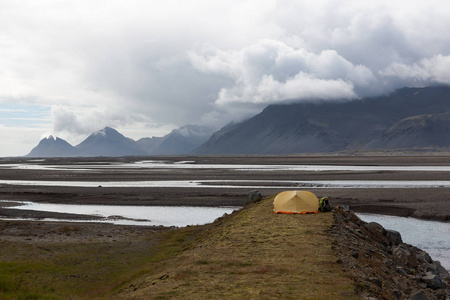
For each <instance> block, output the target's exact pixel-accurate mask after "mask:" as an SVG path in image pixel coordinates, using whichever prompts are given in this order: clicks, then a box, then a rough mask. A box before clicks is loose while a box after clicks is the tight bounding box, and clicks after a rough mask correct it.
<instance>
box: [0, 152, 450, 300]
mask: <svg viewBox="0 0 450 300" xmlns="http://www.w3.org/2000/svg"><path fill="white" fill-rule="evenodd" d="M142 161H157V162H156V163H155V164H158V167H155V166H154V165H152V163H147V164H142V163H141V162H142ZM161 161H163V164H162V165H160V163H161ZM164 165H166V166H164ZM176 165H183V167H176ZM189 165H191V167H189ZM205 165H210V167H204V166H205ZM217 165H227V166H230V165H241V166H242V165H244V166H248V165H250V166H252V165H253V166H256V165H265V166H266V165H269V166H275V165H294V166H299V165H320V166H325V165H326V166H424V167H426V166H436V167H440V166H444V167H448V166H450V156H432V157H379V156H377V157H341V156H331V157H323V156H299V157H297V156H287V157H225V158H223V157H200V158H199V157H164V158H117V159H109V158H96V159H89V158H79V159H70V160H66V159H48V160H26V159H23V160H22V159H2V160H0V180H1V181H2V182H5V181H8V180H21V181H24V180H25V181H26V180H30V181H31V180H41V181H77V182H78V181H84V182H99V181H101V182H131V181H134V182H136V181H177V180H183V181H196V180H214V181H215V182H217V183H218V185H220V184H221V182H222V183H223V182H225V181H227V180H236V181H238V180H239V181H245V182H247V183H248V182H249V181H256V180H259V181H263V182H266V183H264V184H262V185H261V186H259V187H258V190H260V192H261V193H262V194H263V196H269V195H274V194H276V193H278V192H280V191H282V190H285V188H284V187H281V186H280V187H277V186H275V187H273V184H270V186H272V187H271V188H268V187H267V186H268V185H269V184H267V182H269V181H318V180H322V181H323V180H379V181H381V180H383V181H411V182H413V181H450V172H448V171H433V170H428V171H420V170H415V171H395V170H370V171H361V170H360V171H355V170H346V169H345V168H343V169H339V168H338V170H328V171H317V170H314V169H311V170H298V169H276V170H274V169H269V170H264V169H257V168H256V169H255V168H248V169H247V170H245V168H244V169H243V168H237V167H236V168H233V167H226V168H218V167H217ZM193 166H197V167H193ZM198 166H202V167H201V168H200V167H198ZM247 183H245V184H247ZM240 184H241V185H244V183H240ZM223 185H224V187H220V186H219V187H217V186H216V187H213V188H205V187H176V186H175V187H173V186H172V187H107V186H106V185H105V186H94V187H74V186H39V185H14V184H6V183H3V184H0V200H10V201H32V202H42V203H61V204H103V205H137V206H155V205H167V206H186V205H187V206H189V205H191V206H242V205H244V204H245V203H247V202H248V194H249V192H250V191H251V190H253V189H254V188H246V187H244V188H243V187H242V186H241V187H237V186H235V187H229V186H227V187H225V184H223ZM292 188H293V189H296V187H295V186H292ZM301 189H308V190H311V191H312V192H314V193H316V194H317V195H318V196H323V195H327V196H329V197H330V199H331V201H332V204H333V205H340V204H345V205H349V206H350V208H351V209H353V210H355V211H357V212H375V213H381V214H393V215H399V216H415V217H419V218H424V219H434V220H447V221H448V220H450V218H449V215H450V198H449V197H450V193H449V189H448V188H445V187H433V188H334V187H322V188H317V187H311V188H309V187H308V188H303V187H302V188H301ZM0 203H2V204H1V205H2V207H0V218H8V219H11V220H8V221H0V242H1V243H2V254H1V260H2V261H3V262H5V263H7V264H9V265H10V266H14V267H15V268H16V269H14V270H12V269H11V270H12V271H11V272H9V271H8V270H9V269H8V268H3V269H2V270H3V272H5V274H3V275H5V277H3V278H6V279H7V280H6V281H5V282H1V284H2V288H3V290H2V291H0V292H3V291H6V292H5V295H16V296H17V295H21V296H24V297H28V296H29V297H32V296H34V294H30V293H31V292H32V291H34V290H33V289H34V288H35V283H36V282H37V280H38V281H39V282H46V284H47V285H48V286H51V290H50V289H49V287H45V286H43V287H38V289H37V291H38V292H37V293H38V294H42V295H54V294H55V293H58V294H60V295H74V294H76V293H79V292H80V291H82V294H80V296H79V297H81V298H86V299H87V298H92V297H96V296H98V295H104V294H105V293H108V291H111V290H114V289H115V288H117V287H118V286H121V284H123V283H126V282H129V280H130V278H132V277H133V276H135V275H134V274H136V272H138V273H139V272H144V273H145V272H148V271H149V270H140V269H139V266H141V265H145V264H148V263H151V262H152V260H153V259H154V258H155V257H160V256H161V249H166V250H167V251H166V252H165V253H166V254H164V253H163V254H164V255H168V254H167V253H174V252H173V251H174V250H173V248H177V249H178V248H182V247H180V246H179V245H180V244H182V243H183V241H185V240H189V239H191V237H192V236H195V235H196V234H197V233H196V232H198V231H200V232H201V231H203V229H198V228H197V227H196V226H193V227H187V228H183V229H181V232H182V233H178V231H177V230H173V228H167V227H155V226H116V225H111V224H101V223H96V222H87V221H88V220H89V221H92V216H90V215H78V214H67V213H55V212H53V213H52V212H36V211H32V210H28V211H27V210H14V209H10V208H8V206H11V205H14V204H13V203H11V202H8V201H5V202H0ZM269 206H270V205H268V206H267V207H269ZM268 209H269V210H270V208H268ZM266 210H267V209H266ZM267 213H268V214H269V213H270V212H267ZM258 215H260V214H258ZM269 215H270V214H269ZM21 218H22V219H33V221H28V220H20V219H21ZM45 218H53V219H56V220H60V221H53V222H45V221H42V220H43V219H45ZM62 220H76V221H81V222H77V223H74V222H63V221H62ZM83 221H84V222H83ZM94 221H95V220H94ZM183 230H184V231H183ZM308 234H309V233H308ZM161 243H163V244H164V245H165V246H164V247H163V248H161ZM251 246H253V245H251ZM249 247H250V246H249ZM277 248H279V247H277ZM252 249H253V248H252ZM176 251H179V250H176ZM176 251H175V252H176ZM164 255H163V257H164ZM171 255H172V254H171ZM33 258H34V259H35V261H33ZM143 260H145V262H143ZM40 261H42V262H45V264H43V265H42V266H41V265H39V262H40ZM194 263H195V265H197V266H199V267H205V268H206V267H208V268H209V267H210V262H209V261H206V260H205V259H204V258H198V259H197V260H195V261H194ZM235 264H236V263H235V262H234V261H231V263H227V264H226V265H227V266H235ZM238 267H240V268H241V267H242V268H248V266H247V265H245V264H242V265H239V266H238ZM250 267H252V268H254V269H255V268H256V266H250ZM246 271H248V270H246ZM254 271H255V272H256V273H255V274H260V273H261V272H263V273H264V274H265V272H266V271H267V270H265V269H261V270H260V269H255V270H254ZM8 272H9V273H8ZM21 272H22V273H21ZM180 272H181V271H180ZM30 274H39V278H37V277H36V278H34V277H33V276H34V275H30ZM110 274H111V275H110ZM123 274H125V275H126V276H128V277H126V276H125V277H123V278H121V279H120V280H119V279H117V278H118V277H120V276H124V275H123ZM142 274H143V273H142ZM164 274H165V273H163V274H162V276H163V278H165V277H164ZM180 274H181V275H180V276H182V275H183V276H188V275H189V274H188V273H186V274H185V273H183V272H181V273H180ZM199 274H201V273H199ZM261 274H262V273H261ZM36 276H38V275H36ZM158 276H159V275H158ZM258 276H259V275H258ZM158 278H159V279H158ZM8 280H9V281H8ZM158 280H162V279H161V278H160V277H157V281H158ZM17 282H20V284H19V283H17ZM98 286H106V287H105V290H104V291H102V290H98V289H97V287H98ZM31 287H33V289H32V288H31ZM135 288H136V287H133V288H132V290H134V289H135ZM28 289H30V291H31V292H28ZM94 290H95V292H94ZM97 290H98V291H97ZM33 293H34V292H33ZM0 296H1V293H0ZM343 297H347V295H343ZM0 298H1V297H0ZM62 298H64V297H62Z"/></svg>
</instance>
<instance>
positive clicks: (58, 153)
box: [27, 136, 78, 157]
mask: <svg viewBox="0 0 450 300" xmlns="http://www.w3.org/2000/svg"><path fill="white" fill-rule="evenodd" d="M76 155H78V150H77V149H76V148H75V147H73V146H72V145H70V144H69V143H68V142H66V141H65V140H63V139H60V138H58V137H56V138H55V137H53V136H49V137H46V138H43V139H42V140H41V141H40V142H39V144H38V145H37V146H36V147H34V148H33V149H32V150H31V152H30V153H29V154H28V155H27V156H30V157H70V156H76Z"/></svg>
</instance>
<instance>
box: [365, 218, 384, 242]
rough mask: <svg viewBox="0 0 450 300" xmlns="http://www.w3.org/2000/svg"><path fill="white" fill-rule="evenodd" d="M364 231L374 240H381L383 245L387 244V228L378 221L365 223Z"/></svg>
mask: <svg viewBox="0 0 450 300" xmlns="http://www.w3.org/2000/svg"><path fill="white" fill-rule="evenodd" d="M361 230H362V232H363V233H364V234H365V235H366V236H367V237H369V238H371V239H372V240H374V241H376V242H379V243H381V244H383V245H387V239H386V236H385V229H384V228H383V226H381V225H380V224H378V223H376V222H370V223H367V224H365V225H364V226H363V227H362V228H361Z"/></svg>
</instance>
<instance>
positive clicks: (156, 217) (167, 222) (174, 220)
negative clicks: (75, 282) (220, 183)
mask: <svg viewBox="0 0 450 300" xmlns="http://www.w3.org/2000/svg"><path fill="white" fill-rule="evenodd" d="M8 202H13V201H8ZM17 204H18V206H13V207H9V209H28V210H36V211H46V212H58V213H71V214H82V215H93V216H100V217H105V218H109V220H105V221H104V222H108V223H113V224H117V225H141V226H152V225H154V226H158V225H162V226H177V227H184V226H187V225H202V224H206V223H211V222H213V221H214V220H215V219H217V218H218V217H221V216H222V215H223V214H225V213H228V214H229V213H231V212H233V211H234V210H237V209H239V208H240V207H195V206H114V205H72V204H50V203H35V202H17ZM117 216H120V217H124V218H127V219H126V220H124V219H119V218H117ZM69 221H71V220H69ZM95 222H97V220H95Z"/></svg>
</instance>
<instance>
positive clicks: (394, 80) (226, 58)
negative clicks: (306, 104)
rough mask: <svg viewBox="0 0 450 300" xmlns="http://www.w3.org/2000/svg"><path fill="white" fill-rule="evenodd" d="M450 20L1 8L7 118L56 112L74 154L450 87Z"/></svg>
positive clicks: (249, 6) (403, 6) (266, 8)
mask: <svg viewBox="0 0 450 300" xmlns="http://www.w3.org/2000/svg"><path fill="white" fill-rule="evenodd" d="M449 15H450V4H449V3H448V1H445V0H429V1H422V2H418V1H415V2H414V1H413V2H411V1H405V0H398V1H388V0H373V1H370V2H367V1H366V2H364V1H360V0H347V1H337V0H317V1H297V0H284V1H276V0H260V1H256V0H230V1H222V2H218V1H208V0H187V1H181V2H180V1H177V0H167V1H146V0H128V1H122V0H117V1H107V0H93V1H92V0H90V1H88V0H78V1H53V0H42V1H32V0H17V1H1V2H0V110H1V109H2V108H3V107H2V104H11V103H14V104H17V103H21V104H22V105H24V106H27V105H28V106H36V105H38V106H45V107H47V108H48V109H50V107H54V109H53V114H52V120H53V124H52V126H53V131H55V132H57V133H58V134H60V135H63V136H64V137H66V139H68V140H69V141H70V140H77V139H79V138H80V137H81V136H83V135H86V134H87V133H89V132H90V131H91V130H98V129H100V128H102V127H104V126H114V127H116V128H118V129H119V130H120V129H121V128H123V129H124V130H127V131H128V132H130V134H131V133H133V134H135V135H137V134H138V133H139V134H142V135H143V136H145V135H152V134H154V133H156V132H161V133H162V134H164V133H163V131H164V130H167V132H165V133H168V131H170V130H171V129H173V127H177V126H182V125H185V124H189V123H191V124H192V123H210V124H215V125H216V126H220V125H223V124H225V123H227V122H228V121H231V120H238V119H241V118H245V117H248V116H251V115H252V114H254V113H257V112H258V111H260V110H261V109H262V108H263V107H264V106H266V105H267V104H271V103H279V102H282V101H286V100H292V99H294V98H295V99H297V100H304V99H311V98H319V99H323V100H333V99H338V98H351V97H363V96H370V95H375V94H379V93H383V92H388V91H391V90H393V89H394V88H399V87H402V86H404V85H409V86H423V85H426V84H436V83H445V84H450V82H449V81H450V80H449V76H450V75H449V72H448V70H449V69H450V68H449V62H448V60H449V59H448V57H450V35H448V33H447V32H448V28H450V18H449V17H448V16H449ZM0 124H3V125H4V126H6V124H5V122H4V121H2V120H0ZM14 126H16V124H14ZM14 126H11V125H10V124H9V125H8V126H6V128H11V130H15V129H12V128H13V127H14ZM24 126H29V124H24ZM42 127H45V131H44V132H46V131H48V130H47V129H46V126H42ZM14 128H16V127H14ZM6 130H8V129H6ZM50 131H52V129H50ZM145 132H148V134H145ZM162 134H161V135H162ZM9 137H10V136H9V135H8V138H9ZM136 137H137V136H136ZM1 138H7V137H6V135H2V136H0V139H1ZM16 148H17V147H16Z"/></svg>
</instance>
